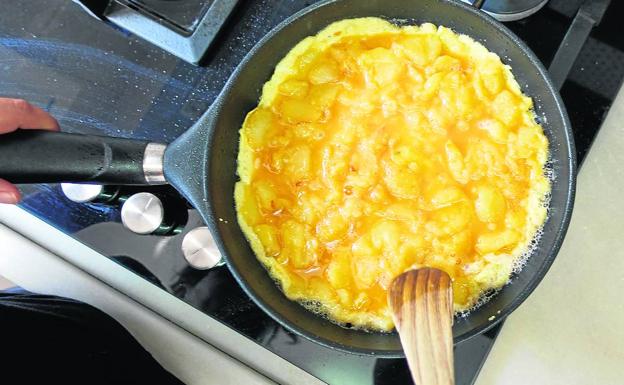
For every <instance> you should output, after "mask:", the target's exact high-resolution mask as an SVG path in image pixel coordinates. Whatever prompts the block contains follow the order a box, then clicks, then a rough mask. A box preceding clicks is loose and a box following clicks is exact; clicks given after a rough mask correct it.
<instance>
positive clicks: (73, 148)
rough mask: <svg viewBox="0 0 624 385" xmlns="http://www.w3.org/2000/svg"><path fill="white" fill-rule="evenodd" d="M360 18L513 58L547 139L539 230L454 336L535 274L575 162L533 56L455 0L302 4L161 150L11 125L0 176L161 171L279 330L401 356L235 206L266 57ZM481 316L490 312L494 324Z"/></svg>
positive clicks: (393, 343) (113, 177) (153, 178)
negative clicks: (264, 251) (278, 261)
mask: <svg viewBox="0 0 624 385" xmlns="http://www.w3.org/2000/svg"><path fill="white" fill-rule="evenodd" d="M364 16H380V17H385V18H388V19H390V20H394V21H396V22H400V23H418V24H420V23H423V22H431V23H434V24H441V25H445V26H447V27H450V28H452V29H453V30H455V31H457V32H460V33H465V34H467V35H470V36H472V37H473V38H475V39H476V40H478V41H481V42H483V44H484V45H485V46H486V47H487V48H488V49H490V50H491V51H493V52H496V53H497V54H498V55H499V56H500V57H501V58H503V61H505V62H507V63H510V64H511V65H512V69H513V73H514V75H515V76H516V79H517V80H518V82H519V83H520V86H521V87H522V89H523V90H525V92H526V93H527V94H528V95H529V96H531V97H532V98H533V100H534V102H535V111H536V114H537V116H538V119H539V120H540V122H541V124H542V126H543V127H544V130H545V132H546V135H547V137H548V139H549V141H550V157H551V166H552V169H553V171H554V174H555V176H556V177H555V178H554V180H553V182H552V195H551V199H550V210H549V216H548V219H547V221H546V223H545V225H544V233H543V236H542V237H541V239H540V240H539V245H538V247H537V248H536V249H535V251H534V252H533V254H532V256H531V257H530V258H529V260H528V262H527V264H526V266H525V267H524V269H523V270H522V271H521V272H520V273H518V274H516V275H515V276H514V277H513V280H512V282H511V283H510V284H509V285H507V286H505V287H504V288H503V289H502V290H501V291H500V292H499V293H498V294H497V295H496V296H494V297H493V298H492V299H491V300H490V301H489V302H488V303H486V304H485V305H483V306H481V307H480V308H478V309H477V310H475V311H473V312H472V313H470V315H468V316H467V317H463V318H457V319H456V320H455V323H454V325H453V335H454V339H455V342H456V343H457V342H461V341H464V340H466V339H468V338H470V337H472V336H474V335H476V334H478V333H481V332H483V331H485V330H487V329H489V328H491V327H492V326H493V325H494V324H496V322H498V321H500V320H501V319H503V318H504V317H505V316H507V315H508V314H509V313H511V312H512V311H513V310H514V309H515V308H516V307H518V305H520V304H521V303H522V301H524V300H525V298H526V297H527V296H528V295H529V293H531V291H533V289H534V288H535V287H536V286H537V284H538V283H539V282H540V281H541V279H542V278H543V277H544V274H545V273H546V271H547V270H548V268H549V267H550V265H551V263H552V262H553V260H554V258H555V256H556V254H557V251H558V250H559V247H560V245H561V242H562V240H563V237H564V235H565V232H566V230H567V227H568V223H569V220H570V215H571V211H572V205H573V198H574V188H575V175H576V172H575V167H576V162H575V155H574V154H575V151H574V143H573V138H572V133H571V130H570V123H569V121H568V117H567V115H566V111H565V108H564V106H563V103H562V102H561V99H560V97H559V94H558V93H557V91H556V90H555V88H554V87H553V84H552V82H551V81H550V79H549V77H548V74H547V73H546V70H545V69H544V67H543V66H542V64H541V63H540V62H539V60H538V59H537V58H536V57H535V55H534V54H533V53H532V52H531V51H530V50H529V49H528V48H527V47H526V45H525V44H524V43H523V42H522V41H520V40H519V39H518V38H517V37H516V36H515V35H514V34H513V33H511V32H510V31H509V30H508V29H507V28H505V27H503V26H502V25H501V24H499V23H498V22H496V21H494V20H493V19H491V18H490V17H489V16H487V15H485V14H484V13H482V12H481V11H479V10H477V9H474V8H472V7H470V6H468V5H465V4H463V3H460V2H458V1H454V0H453V1H439V0H418V1H417V0H412V1H410V0H368V1H359V0H334V1H326V2H323V3H320V4H316V5H313V6H310V7H308V8H306V9H304V10H303V11H301V12H299V13H297V14H296V15H294V16H292V17H290V18H289V19H287V20H286V21H284V22H283V23H281V24H280V25H279V26H277V27H276V28H275V29H274V30H273V31H271V32H270V33H269V34H268V35H267V36H265V37H264V38H263V39H262V40H261V41H260V42H259V43H258V44H257V45H256V46H255V48H254V49H253V50H252V51H251V52H250V53H249V54H248V55H247V56H246V57H245V59H244V60H243V62H242V63H241V64H240V65H239V67H238V68H237V69H236V71H235V72H234V74H233V75H232V77H231V78H230V80H229V81H228V83H227V84H226V86H225V88H224V90H223V91H222V92H221V94H220V95H219V97H218V98H217V100H216V101H215V103H214V104H213V105H212V106H211V108H210V109H209V110H208V111H207V112H206V113H205V114H204V115H203V116H202V117H201V119H200V120H199V121H198V122H197V123H196V124H195V125H194V126H193V127H191V128H190V129H189V130H188V131H187V132H186V133H184V134H183V135H182V136H180V137H179V138H178V139H176V140H175V141H174V142H173V143H171V144H170V145H168V146H167V148H166V150H164V146H158V145H156V146H154V145H150V146H148V147H147V150H146V146H147V143H146V142H140V141H133V140H124V139H114V138H107V137H97V136H83V135H70V134H59V133H44V132H29V131H21V132H17V133H14V134H10V135H4V136H2V137H0V177H2V178H5V179H8V180H9V181H12V182H15V183H35V182H36V183H45V182H99V183H114V184H146V183H165V180H166V182H167V183H170V184H171V185H173V186H174V187H175V188H177V189H178V190H179V191H180V192H181V193H182V194H183V195H184V196H185V197H186V198H187V199H188V200H189V201H190V202H191V203H192V204H193V205H194V206H195V208H197V210H198V211H199V212H200V214H201V215H202V218H203V219H204V221H205V222H206V224H207V225H208V226H209V227H210V229H211V230H212V232H213V235H214V236H215V239H216V241H217V243H218V245H219V247H220V249H221V252H222V253H223V256H224V258H225V260H226V261H227V264H228V266H229V268H230V270H231V271H232V274H233V275H234V277H236V279H237V280H238V282H239V284H240V285H241V286H242V287H243V289H244V290H245V291H246V292H247V294H248V295H249V296H250V297H251V298H253V300H254V301H255V302H256V303H257V304H258V306H260V307H261V308H262V309H263V310H264V311H265V312H267V313H268V314H270V315H271V316H272V317H273V318H274V319H276V320H277V321H278V322H280V323H281V324H282V325H284V326H285V327H286V328H288V329H290V330H292V331H294V332H296V333H298V334H300V335H302V336H304V337H306V338H309V339H311V340H313V341H316V342H318V343H320V344H322V345H325V346H328V347H330V348H334V349H339V350H344V351H348V352H352V353H358V354H375V355H378V356H382V357H397V356H402V355H403V351H402V349H401V343H400V341H399V337H398V335H397V334H396V333H391V334H382V333H366V332H362V331H358V330H351V329H346V328H343V327H340V326H337V325H335V324H332V323H330V322H328V321H327V320H325V319H323V318H321V317H319V316H317V315H315V314H313V313H311V312H309V311H307V310H305V309H304V308H303V307H301V306H300V305H298V304H297V303H294V302H291V301H290V300H288V299H287V298H286V297H285V296H284V295H283V294H282V292H281V291H280V290H279V289H278V287H277V286H276V285H275V283H274V282H273V280H272V279H271V278H270V277H269V275H268V274H267V272H266V271H265V270H264V268H263V267H262V266H261V265H260V263H259V262H258V261H257V260H256V258H255V256H254V254H253V252H252V251H251V249H250V247H249V245H248V243H247V241H246V239H245V237H244V236H243V233H242V232H241V230H240V228H239V227H238V226H237V220H236V212H235V208H234V198H233V194H234V184H235V183H236V181H237V180H238V178H237V176H236V157H237V153H238V130H239V128H240V127H241V124H242V122H243V119H244V118H245V115H246V114H247V112H249V111H250V110H251V109H253V108H254V107H255V106H256V105H257V102H258V100H259V97H260V90H261V87H262V85H263V84H264V83H265V82H266V81H267V80H268V79H269V78H270V76H271V74H272V73H273V70H274V68H275V65H276V64H277V63H278V61H279V60H280V59H281V58H282V57H284V56H285V54H286V53H287V52H288V51H289V50H290V49H291V48H292V47H293V46H294V45H295V44H296V43H297V42H299V41H300V40H301V39H303V38H304V37H306V36H309V35H312V34H315V33H316V32H318V31H319V30H321V29H323V28H324V27H325V26H327V25H328V24H329V23H331V22H333V21H337V20H341V19H346V18H354V17H364ZM163 153H164V156H163ZM146 154H147V155H148V156H147V158H146V157H145V155H146ZM146 172H147V174H148V176H147V178H146ZM163 175H164V177H163ZM217 218H221V219H223V220H224V221H219V220H217ZM491 316H495V318H494V319H493V320H492V321H490V317H491Z"/></svg>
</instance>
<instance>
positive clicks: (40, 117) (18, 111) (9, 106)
mask: <svg viewBox="0 0 624 385" xmlns="http://www.w3.org/2000/svg"><path fill="white" fill-rule="evenodd" d="M18 128H24V129H29V128H39V129H42V130H51V131H58V129H59V125H58V122H57V121H56V119H54V118H53V117H52V116H51V115H50V114H48V113H47V112H45V111H44V110H42V109H41V108H39V107H36V106H33V105H32V104H30V103H28V102H27V101H25V100H22V99H9V98H0V134H5V133H8V132H12V131H15V130H17V129H18ZM0 139H1V138H0Z"/></svg>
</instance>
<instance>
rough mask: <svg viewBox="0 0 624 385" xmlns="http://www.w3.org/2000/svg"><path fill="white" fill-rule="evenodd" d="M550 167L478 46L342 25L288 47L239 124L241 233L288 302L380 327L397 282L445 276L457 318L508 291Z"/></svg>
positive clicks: (447, 35) (429, 34)
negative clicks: (417, 272)
mask: <svg viewBox="0 0 624 385" xmlns="http://www.w3.org/2000/svg"><path fill="white" fill-rule="evenodd" d="M547 160H548V140H547V138H546V136H545V135H544V132H543V129H542V127H541V126H540V125H539V124H538V123H537V121H536V117H535V114H534V112H533V104H532V100H531V99H530V98H529V97H527V96H525V95H524V94H523V93H522V90H521V89H520V87H519V85H518V83H517V82H516V80H515V79H514V76H513V74H512V72H511V68H510V67H509V66H507V65H505V64H503V63H502V62H501V60H500V58H499V57H498V56H497V55H496V54H494V53H492V52H489V51H488V50H487V49H486V48H485V47H484V46H483V45H482V44H480V43H478V42H476V41H474V40H473V39H471V38H470V37H468V36H466V35H460V34H457V33H455V32H453V31H452V30H451V29H448V28H445V27H444V26H435V25H433V24H423V25H420V26H414V25H410V26H397V25H394V24H392V23H390V22H388V21H385V20H382V19H379V18H359V19H348V20H342V21H338V22H335V23H333V24H331V25H329V26H328V27H326V28H325V29H324V30H322V31H320V32H319V33H318V34H317V35H315V36H310V37H307V38H305V39H304V40H302V41H301V42H300V43H298V44H297V45H296V46H295V47H294V48H292V50H291V51H290V52H289V53H288V54H287V55H286V56H285V57H284V58H283V59H282V60H281V61H280V63H279V64H278V65H277V67H276V68H275V72H274V73H273V76H272V77H271V79H270V80H269V81H268V82H267V83H266V84H265V85H264V87H263V90H262V97H261V99H260V101H259V103H258V106H257V107H256V108H255V109H254V110H252V111H251V112H250V113H249V114H248V115H247V117H246V119H245V121H244V124H243V126H242V127H241V129H240V147H239V154H238V175H239V177H240V181H239V182H238V183H237V184H236V187H235V192H234V195H235V201H236V209H237V215H238V222H239V224H240V226H241V228H242V230H243V232H244V234H245V236H246V238H247V239H248V241H249V243H250V245H251V247H252V249H253V251H254V253H255V255H256V256H257V258H258V260H259V261H260V262H261V263H262V264H263V265H264V266H265V267H266V269H267V271H268V272H269V274H270V275H271V276H272V277H273V279H274V280H275V281H276V283H277V284H278V285H279V286H280V288H281V289H282V291H283V292H284V294H285V295H286V296H287V297H288V298H289V299H291V300H293V301H298V302H300V303H301V304H302V305H303V306H305V307H307V308H308V309H310V310H312V311H315V312H318V313H319V314H322V315H324V316H326V317H327V318H329V319H330V320H331V321H333V322H336V323H339V324H341V325H345V326H349V327H355V328H360V329H366V330H375V331H390V330H392V329H393V327H394V324H393V321H392V316H391V313H390V310H389V308H388V304H387V301H386V298H387V289H388V287H389V285H390V283H391V282H392V280H393V278H394V277H396V276H397V275H399V274H401V273H402V272H404V271H407V270H409V269H414V268H419V267H423V266H429V267H435V268H438V269H441V270H444V271H445V272H447V273H448V274H449V275H450V277H451V279H452V285H453V303H454V305H453V306H454V310H455V311H456V312H459V313H461V312H467V311H469V310H470V309H472V308H474V307H475V306H477V305H478V304H479V303H481V302H483V299H484V298H485V297H486V296H487V295H488V294H489V293H492V292H493V291H495V290H496V289H499V288H501V287H502V286H503V285H505V284H506V283H507V282H508V281H509V280H510V277H511V274H512V273H513V271H514V270H515V269H519V268H521V266H522V262H523V261H524V260H525V259H526V258H527V257H528V256H529V255H530V252H531V247H532V245H534V244H535V240H536V237H537V236H538V235H539V231H540V228H541V226H542V225H543V223H544V221H545V219H546V215H547V196H548V193H549V191H550V181H549V179H548V173H547V169H546V163H547Z"/></svg>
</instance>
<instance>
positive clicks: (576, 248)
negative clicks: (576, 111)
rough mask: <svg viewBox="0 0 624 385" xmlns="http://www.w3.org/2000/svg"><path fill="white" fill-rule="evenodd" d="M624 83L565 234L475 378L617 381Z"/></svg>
mask: <svg viewBox="0 0 624 385" xmlns="http://www.w3.org/2000/svg"><path fill="white" fill-rule="evenodd" d="M622 122H624V91H623V90H620V93H619V95H618V98H617V99H616V101H615V102H614V103H613V106H612V108H611V111H610V112H609V115H608V117H607V120H606V121H605V123H604V125H603V127H602V129H601V131H600V133H599V134H598V136H597V138H596V140H595V142H594V144H593V147H592V148H591V150H590V153H589V154H588V156H587V158H586V159H585V163H584V164H583V167H582V168H581V171H580V174H579V177H578V186H577V195H576V204H575V207H574V213H573V215H572V222H571V224H570V228H569V230H568V233H567V236H566V238H565V241H564V243H563V246H562V248H561V251H560V252H559V255H558V256H557V259H556V260H555V262H554V264H553V265H552V267H551V269H550V271H549V272H548V274H546V277H545V278H544V280H543V281H542V283H541V284H540V285H539V286H538V287H537V289H536V290H535V291H534V292H533V294H532V295H531V296H530V297H529V298H528V299H527V300H526V302H525V303H524V304H522V305H521V306H520V307H519V308H518V309H517V310H516V311H515V312H514V313H513V314H512V315H511V316H510V317H509V319H508V320H507V322H506V323H505V327H503V329H502V331H501V333H500V335H499V337H498V340H497V341H496V343H495V344H494V347H493V349H492V352H491V353H490V357H489V358H488V359H487V361H486V362H485V365H484V367H483V369H482V372H481V375H480V376H479V378H478V380H477V385H490V384H492V385H493V384H509V385H512V384H519V385H520V384H522V385H525V384H548V385H557V384H562V385H563V384H565V385H570V384H584V385H587V384H600V385H608V384H621V383H622V373H623V369H622V363H623V362H624V349H623V348H622V347H623V346H624V328H622V325H624V302H623V301H622V293H624V237H622V229H623V228H624V199H622V192H623V191H624V168H622V165H623V164H624V151H623V150H624V126H623V125H622Z"/></svg>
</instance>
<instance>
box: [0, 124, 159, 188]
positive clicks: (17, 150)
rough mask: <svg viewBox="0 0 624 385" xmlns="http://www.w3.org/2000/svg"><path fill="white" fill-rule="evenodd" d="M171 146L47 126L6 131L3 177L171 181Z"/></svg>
mask: <svg viewBox="0 0 624 385" xmlns="http://www.w3.org/2000/svg"><path fill="white" fill-rule="evenodd" d="M165 148H166V146H165V145H163V144H157V143H150V142H147V141H141V140H131V139H122V138H112V137H105V136H96V135H82V134H69V133H62V132H51V131H43V130H17V131H15V132H12V133H10V134H4V135H2V136H0V178H2V179H6V180H8V181H9V182H12V183H58V182H92V183H100V184H119V185H144V184H165V183H166V182H165V178H164V176H163V170H162V168H163V166H162V164H163V162H162V159H163V154H164V151H165Z"/></svg>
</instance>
